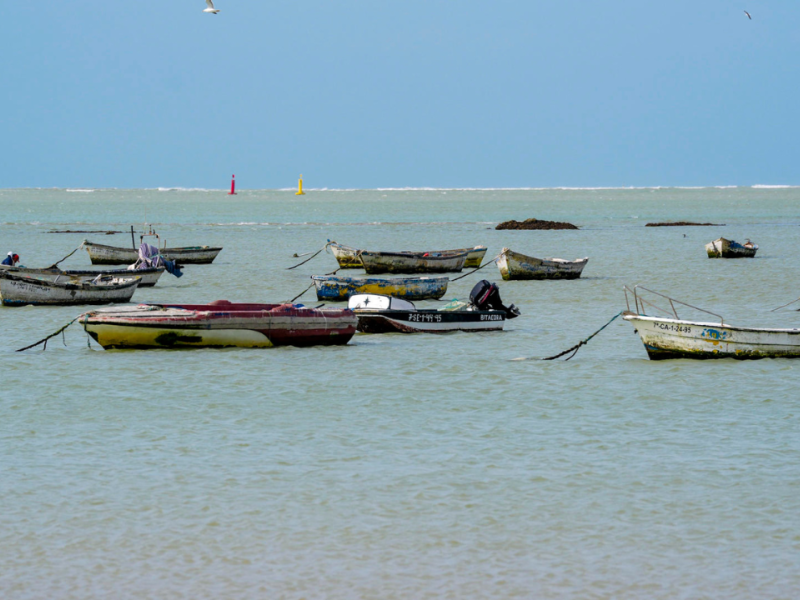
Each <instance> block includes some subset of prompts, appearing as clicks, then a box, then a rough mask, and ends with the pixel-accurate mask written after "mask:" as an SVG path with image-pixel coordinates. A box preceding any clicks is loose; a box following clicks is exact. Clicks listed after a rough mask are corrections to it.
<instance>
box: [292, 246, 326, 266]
mask: <svg viewBox="0 0 800 600" xmlns="http://www.w3.org/2000/svg"><path fill="white" fill-rule="evenodd" d="M327 247H328V244H325V245H324V246H323V247H322V248H320V249H319V250H317V251H316V252H314V254H313V255H312V256H311V257H310V258H307V259H305V260H304V261H303V262H301V263H297V264H296V265H295V266H293V267H289V268H287V269H286V270H287V271H291V270H292V269H296V268H297V267H299V266H300V265H304V264H306V263H307V262H308V261H310V260H311V259H312V258H314V257H315V256H316V255H317V254H319V253H320V252H322V251H323V250H325V249H326V248H327ZM308 254H310V252H306V253H305V254H295V256H296V257H297V258H300V257H301V256H307V255H308Z"/></svg>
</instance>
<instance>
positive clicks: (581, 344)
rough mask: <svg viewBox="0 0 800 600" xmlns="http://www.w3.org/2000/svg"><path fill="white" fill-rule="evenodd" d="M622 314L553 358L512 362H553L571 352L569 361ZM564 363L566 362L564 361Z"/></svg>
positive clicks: (615, 316) (522, 358) (616, 315)
mask: <svg viewBox="0 0 800 600" xmlns="http://www.w3.org/2000/svg"><path fill="white" fill-rule="evenodd" d="M623 312H624V311H620V312H618V313H617V314H615V315H614V316H613V317H611V320H610V321H609V322H608V323H606V324H605V325H603V326H602V327H601V328H600V329H598V330H597V331H595V332H594V333H593V334H592V335H590V336H589V337H587V338H586V339H584V340H581V341H580V342H578V343H577V344H575V345H574V346H572V347H571V348H567V349H566V350H564V351H563V352H559V353H558V354H555V355H553V356H548V357H547V358H540V359H537V358H526V357H521V358H514V359H512V360H555V359H557V358H561V357H562V356H564V355H565V354H569V353H570V352H572V354H571V355H570V357H569V358H567V359H566V360H569V359H570V358H572V357H573V356H575V355H576V354H577V353H578V350H580V349H581V346H585V345H586V344H588V343H589V340H591V339H592V338H593V337H594V336H596V335H597V334H598V333H600V332H601V331H603V329H605V328H606V327H608V326H609V325H611V323H613V322H614V321H615V320H616V319H617V317H619V316H620V315H621V314H622V313H623ZM565 362H566V361H565Z"/></svg>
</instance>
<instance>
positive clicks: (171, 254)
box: [83, 242, 222, 265]
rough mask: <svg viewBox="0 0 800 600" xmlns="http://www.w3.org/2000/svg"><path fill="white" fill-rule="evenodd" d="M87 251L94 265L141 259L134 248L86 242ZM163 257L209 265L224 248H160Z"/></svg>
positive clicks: (122, 262)
mask: <svg viewBox="0 0 800 600" xmlns="http://www.w3.org/2000/svg"><path fill="white" fill-rule="evenodd" d="M83 245H84V246H85V247H86V251H87V252H88V253H89V258H90V259H91V260H92V264H93V265H129V264H131V263H134V262H136V261H137V260H138V259H139V251H138V250H134V249H132V248H119V247H117V246H105V245H103V244H93V243H92V242H84V243H83ZM159 250H160V252H161V255H162V256H163V257H164V258H166V259H167V260H172V261H175V262H177V263H179V264H181V265H207V264H211V263H212V262H214V259H215V258H216V257H217V254H219V253H220V252H221V251H222V248H211V247H209V246H187V247H184V248H160V249H159Z"/></svg>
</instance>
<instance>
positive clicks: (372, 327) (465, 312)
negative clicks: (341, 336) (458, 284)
mask: <svg viewBox="0 0 800 600" xmlns="http://www.w3.org/2000/svg"><path fill="white" fill-rule="evenodd" d="M348 306H349V307H350V308H351V309H353V311H354V312H355V314H356V316H358V330H359V331H361V332H363V333H392V332H400V333H420V332H426V333H444V332H448V331H497V330H501V329H503V325H504V324H505V321H506V312H505V311H502V310H477V309H475V308H471V309H470V308H467V306H468V305H467V304H466V303H459V306H458V307H457V308H458V309H457V310H435V309H418V308H417V307H416V306H414V304H413V303H411V302H408V301H407V300H400V299H398V298H391V297H389V296H379V295H377V294H361V295H356V296H351V297H350V302H349V305H348ZM445 308H447V307H445Z"/></svg>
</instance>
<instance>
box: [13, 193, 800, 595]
mask: <svg viewBox="0 0 800 600" xmlns="http://www.w3.org/2000/svg"><path fill="white" fill-rule="evenodd" d="M0 210H2V217H1V218H0V220H1V221H3V223H2V225H0V240H1V241H2V247H0V250H2V254H5V253H6V252H7V251H9V250H13V251H15V252H17V253H18V254H20V255H21V257H22V262H23V263H24V264H26V265H27V266H43V265H47V264H50V263H52V262H54V261H55V260H57V259H58V258H60V257H62V256H64V255H65V254H67V253H68V252H69V251H70V250H72V249H73V248H75V247H76V246H77V245H78V244H79V243H80V242H81V240H82V239H83V238H84V237H87V238H89V239H91V240H92V241H98V242H101V243H111V244H115V245H127V244H128V243H129V242H130V236H128V237H127V238H126V237H125V235H115V236H98V235H82V234H59V235H57V234H48V233H45V232H46V231H48V230H50V229H106V228H109V229H114V228H116V229H127V228H128V227H129V226H130V225H131V224H136V225H137V227H138V228H139V229H141V224H142V223H143V222H144V221H145V220H147V221H148V222H152V223H154V224H155V226H156V228H157V229H158V230H159V231H160V232H161V233H162V236H163V237H164V238H166V241H167V243H168V244H170V245H195V244H209V245H221V246H224V248H225V249H224V250H223V252H222V254H221V255H220V256H219V258H218V259H217V261H216V262H215V263H214V264H213V265H210V266H189V267H187V268H186V270H185V272H186V275H185V276H184V277H183V278H182V279H180V280H178V279H175V278H172V277H170V276H169V275H164V276H163V277H162V279H161V282H160V284H159V286H158V287H156V288H152V289H144V290H141V291H138V292H137V293H136V296H135V297H134V299H135V300H137V301H154V302H169V301H176V302H205V301H212V300H216V299H228V300H232V301H252V302H262V301H263V302H271V301H282V300H287V299H289V298H291V297H292V296H294V295H296V294H297V293H299V292H300V291H301V290H302V289H303V288H304V287H305V286H307V285H308V284H309V283H310V281H309V280H308V276H309V275H312V274H321V273H325V272H329V271H332V270H333V269H334V268H335V267H336V264H335V261H334V259H333V257H332V256H330V255H327V254H321V255H320V256H319V257H317V258H315V259H314V260H312V261H311V262H309V263H308V264H306V265H304V266H302V267H300V268H298V269H296V270H293V271H286V270H285V268H286V267H288V266H291V265H293V264H295V263H296V262H298V259H293V258H291V256H292V254H293V253H295V252H307V251H311V250H316V249H319V248H320V247H322V245H323V244H324V243H325V240H326V239H328V238H330V239H334V240H336V241H339V242H341V243H344V244H348V245H354V246H359V247H367V248H375V249H385V250H392V249H397V250H402V249H431V248H447V247H463V246H471V245H475V244H486V245H488V246H489V253H488V254H487V258H490V257H491V256H494V255H496V254H497V253H498V252H499V251H500V249H501V248H502V247H503V246H508V247H511V248H513V249H515V250H518V251H521V252H523V253H526V254H533V255H537V256H560V257H563V258H570V259H572V258H578V257H583V256H588V257H590V260H589V264H588V266H587V267H586V270H585V271H584V277H583V278H582V279H580V280H577V281H567V282H503V283H501V284H500V289H501V294H502V297H503V299H504V300H505V301H506V302H514V303H516V304H517V305H518V306H519V307H520V308H521V309H522V311H523V314H524V316H523V317H521V318H519V319H516V320H514V321H511V322H509V324H508V326H507V329H506V331H505V332H502V333H484V334H450V335H442V336H424V335H417V336H404V335H400V334H397V335H385V336H366V335H358V336H356V337H355V338H354V340H353V342H351V343H350V345H348V346H346V347H341V348H311V349H295V348H275V349H268V350H234V349H231V350H213V351H212V350H197V351H152V352H105V351H103V350H102V349H101V348H99V347H98V346H96V345H94V344H93V345H91V346H90V347H87V340H86V336H85V334H84V333H83V331H82V330H81V329H79V328H78V327H77V326H73V328H71V329H70V330H68V331H67V334H66V336H65V340H66V343H67V345H66V346H64V345H63V343H62V342H61V340H60V339H53V340H52V341H51V342H50V344H49V346H48V349H47V351H46V352H44V353H43V352H41V351H30V352H26V353H20V354H18V353H15V352H14V350H15V349H16V348H19V347H21V346H24V345H27V344H29V343H32V342H34V341H36V340H38V339H40V338H42V337H44V336H45V335H46V334H48V333H50V332H52V331H54V330H56V329H57V328H59V327H60V326H61V325H63V324H65V323H66V322H67V321H69V320H70V319H72V318H73V317H74V316H76V315H77V314H79V313H80V312H82V311H81V308H80V307H72V308H70V307H66V308H46V307H27V308H17V309H11V308H3V309H0V326H1V329H2V332H3V335H2V342H1V343H0V361H2V365H0V366H1V368H2V372H3V375H2V384H1V385H0V482H1V483H0V507H2V510H0V565H2V567H0V597H1V598H3V599H26V600H27V599H39V598H48V599H61V598H76V599H87V598H191V599H197V598H209V599H218V598H237V599H238V598H242V599H245V598H247V599H250V598H286V599H301V598H381V599H391V598H397V599H408V598H415V599H416V598H436V599H439V598H453V599H462V598H471V599H472V598H492V599H495V598H570V599H573V598H593V599H594V598H598V599H600V598H609V599H612V598H613V599H617V598H664V599H667V598H669V599H673V598H726V599H729V598H742V599H752V598H794V597H797V595H798V590H800V452H799V451H800V437H799V436H798V433H800V431H799V429H800V428H799V426H800V399H798V383H800V362H793V361H788V360H762V361H754V362H746V363H740V362H736V361H728V360H722V361H707V362H702V361H697V362H694V361H665V362H661V363H657V362H650V361H648V360H647V358H646V355H645V352H644V349H643V347H642V345H641V342H640V341H639V338H638V336H636V335H635V334H634V332H633V328H632V327H631V326H630V325H629V324H627V323H624V322H619V321H617V322H615V323H613V324H612V325H611V326H610V327H609V328H608V329H606V330H605V331H604V332H603V333H602V334H600V336H598V337H597V338H595V339H594V340H593V341H592V342H591V343H590V344H589V345H588V346H587V347H586V348H584V349H582V350H581V351H580V352H579V353H578V355H577V356H576V357H575V358H574V359H573V360H571V361H570V362H541V361H522V362H513V361H511V360H510V359H512V358H516V357H520V356H528V357H537V356H538V357H541V356H547V355H550V354H555V353H556V352H559V351H561V350H564V349H566V348H567V347H569V346H571V345H573V344H575V343H577V342H578V341H579V340H580V339H582V338H584V337H586V336H587V335H588V334H589V333H591V332H593V331H594V330H596V329H597V328H598V327H600V326H601V325H602V324H603V323H605V322H606V321H607V320H608V319H610V318H611V317H612V316H613V315H614V314H616V313H617V312H619V311H620V310H621V309H623V308H624V307H625V305H624V297H623V295H622V292H621V288H622V286H623V285H624V284H629V285H632V284H636V283H641V284H645V285H648V286H649V287H652V288H655V289H657V290H660V291H664V292H668V293H671V294H672V295H674V296H676V297H679V298H681V299H683V300H685V301H687V302H690V303H692V304H696V305H699V306H702V307H705V308H709V309H711V310H714V311H715V312H720V313H722V314H724V315H725V317H726V319H727V320H729V321H730V322H732V323H734V324H743V325H754V326H759V325H761V326H784V327H800V313H798V312H796V311H793V310H791V309H785V310H782V311H778V312H770V309H772V308H774V307H776V306H779V305H781V304H784V303H786V302H789V301H790V300H792V299H794V298H796V297H797V296H799V295H800V279H798V274H800V273H799V271H800V265H799V264H798V261H797V260H796V251H797V248H798V247H799V246H800V227H799V225H800V189H751V188H746V189H745V188H735V189H692V190H685V189H654V190H528V191H317V192H309V193H308V195H306V196H304V197H301V198H298V197H296V196H294V194H293V193H292V192H289V191H258V192H256V191H253V192H248V191H244V192H241V193H240V194H239V195H238V196H236V197H233V198H231V197H228V196H226V195H225V194H224V193H223V192H210V191H142V190H132V191H119V190H108V191H95V192H92V193H83V192H68V191H65V190H24V191H16V190H2V191H0ZM529 217H537V218H546V219H556V220H567V221H570V222H573V223H576V224H578V225H580V226H581V227H582V229H581V230H580V231H557V232H507V231H506V232H504V231H495V230H494V229H493V227H494V225H495V224H496V223H498V222H499V221H502V220H506V219H509V218H516V219H524V218H529ZM657 220H659V221H660V220H693V221H710V222H715V223H726V224H727V226H726V227H711V228H657V229H652V228H645V227H644V224H645V223H646V222H648V221H657ZM723 234H724V235H725V236H726V237H729V238H733V239H736V240H739V241H743V240H744V238H748V237H749V238H751V239H753V240H754V241H755V242H757V243H758V244H759V245H760V246H761V249H760V250H759V253H758V257H757V258H756V259H754V260H743V261H712V260H709V259H707V258H706V257H705V253H704V249H703V245H704V244H705V243H706V242H708V241H711V240H712V239H714V238H716V237H719V236H720V235H723ZM684 235H685V237H684ZM88 264H89V260H88V255H86V253H85V252H83V251H81V252H79V253H77V254H76V255H74V256H73V257H72V258H70V259H69V260H68V261H67V263H65V265H66V266H71V267H75V268H77V267H81V266H87V265H88ZM482 274H483V276H484V277H486V278H488V279H491V280H495V281H500V277H499V273H498V272H497V270H496V269H495V268H494V267H490V268H486V269H484V270H483V271H481V273H479V274H477V275H474V276H471V277H468V278H465V279H463V280H461V281H459V282H456V283H454V284H453V285H452V286H451V289H450V290H449V292H448V295H447V298H448V299H449V298H453V297H461V298H463V297H465V296H467V295H468V293H469V290H470V288H471V287H472V285H473V284H474V283H475V282H476V281H477V280H478V279H480V277H481V275H482ZM303 300H304V301H306V302H307V303H309V304H312V303H314V302H315V300H314V298H313V295H312V294H311V293H310V292H309V294H308V295H307V296H304V297H303ZM682 316H686V317H692V316H695V315H691V314H689V313H687V314H685V315H682Z"/></svg>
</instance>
